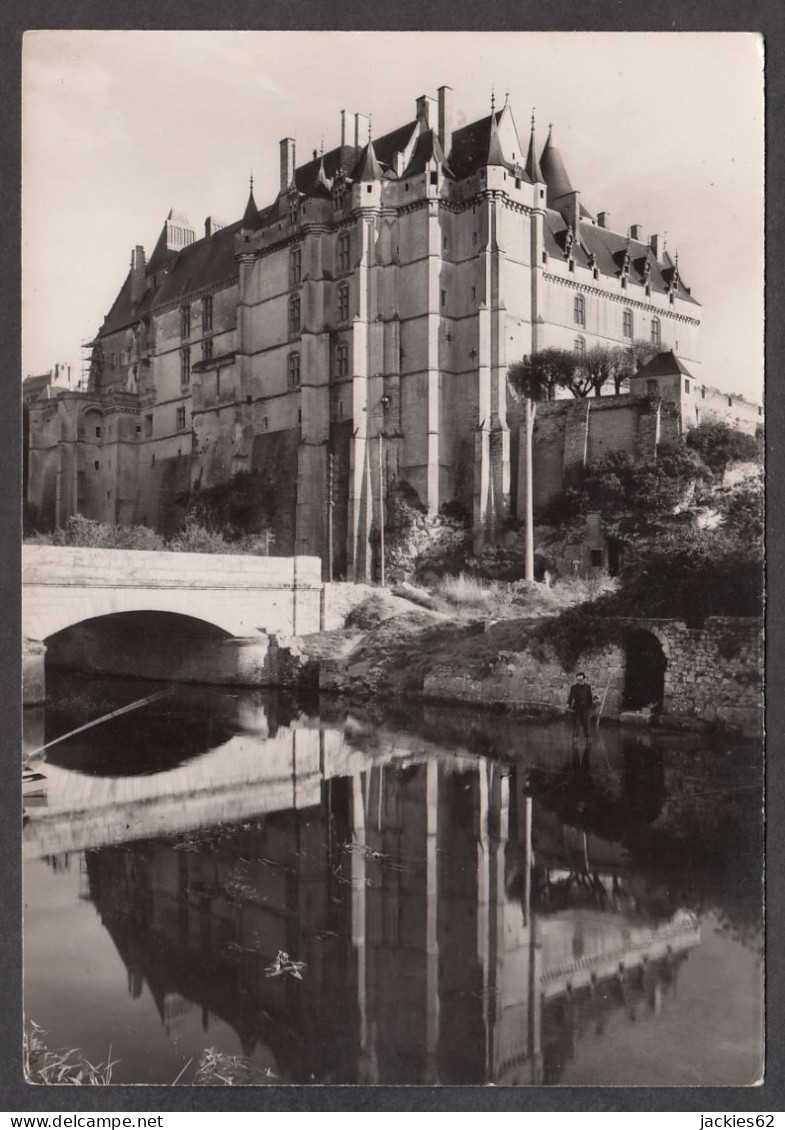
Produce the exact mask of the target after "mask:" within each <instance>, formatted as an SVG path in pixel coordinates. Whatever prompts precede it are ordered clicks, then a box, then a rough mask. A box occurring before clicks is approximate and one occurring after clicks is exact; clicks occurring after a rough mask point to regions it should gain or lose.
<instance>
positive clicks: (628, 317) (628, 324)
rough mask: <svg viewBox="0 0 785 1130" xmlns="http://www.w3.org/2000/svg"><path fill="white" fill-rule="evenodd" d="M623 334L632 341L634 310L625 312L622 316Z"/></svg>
mask: <svg viewBox="0 0 785 1130" xmlns="http://www.w3.org/2000/svg"><path fill="white" fill-rule="evenodd" d="M621 317H622V333H623V334H624V336H625V337H628V338H630V340H632V329H633V326H632V310H625V311H624V313H623V314H622V316H621Z"/></svg>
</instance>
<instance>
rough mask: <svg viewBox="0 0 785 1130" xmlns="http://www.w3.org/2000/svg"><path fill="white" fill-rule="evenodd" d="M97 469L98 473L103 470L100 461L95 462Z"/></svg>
mask: <svg viewBox="0 0 785 1130" xmlns="http://www.w3.org/2000/svg"><path fill="white" fill-rule="evenodd" d="M95 469H96V471H100V470H101V464H100V463H99V462H98V460H97V459H96V461H95Z"/></svg>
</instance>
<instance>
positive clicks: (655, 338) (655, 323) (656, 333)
mask: <svg viewBox="0 0 785 1130" xmlns="http://www.w3.org/2000/svg"><path fill="white" fill-rule="evenodd" d="M651 343H652V345H659V344H660V319H659V318H652V320H651Z"/></svg>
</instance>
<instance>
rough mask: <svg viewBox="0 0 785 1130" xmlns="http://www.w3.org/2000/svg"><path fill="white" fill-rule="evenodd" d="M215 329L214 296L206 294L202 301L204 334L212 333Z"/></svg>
mask: <svg viewBox="0 0 785 1130" xmlns="http://www.w3.org/2000/svg"><path fill="white" fill-rule="evenodd" d="M212 328H213V296H212V294H206V295H205V296H204V298H203V299H202V333H210V331H211V330H212Z"/></svg>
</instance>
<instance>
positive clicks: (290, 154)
mask: <svg viewBox="0 0 785 1130" xmlns="http://www.w3.org/2000/svg"><path fill="white" fill-rule="evenodd" d="M280 144H281V192H287V191H288V188H289V185H290V184H291V183H292V181H293V180H294V138H293V137H285V138H283V140H282V141H281V143H280Z"/></svg>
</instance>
